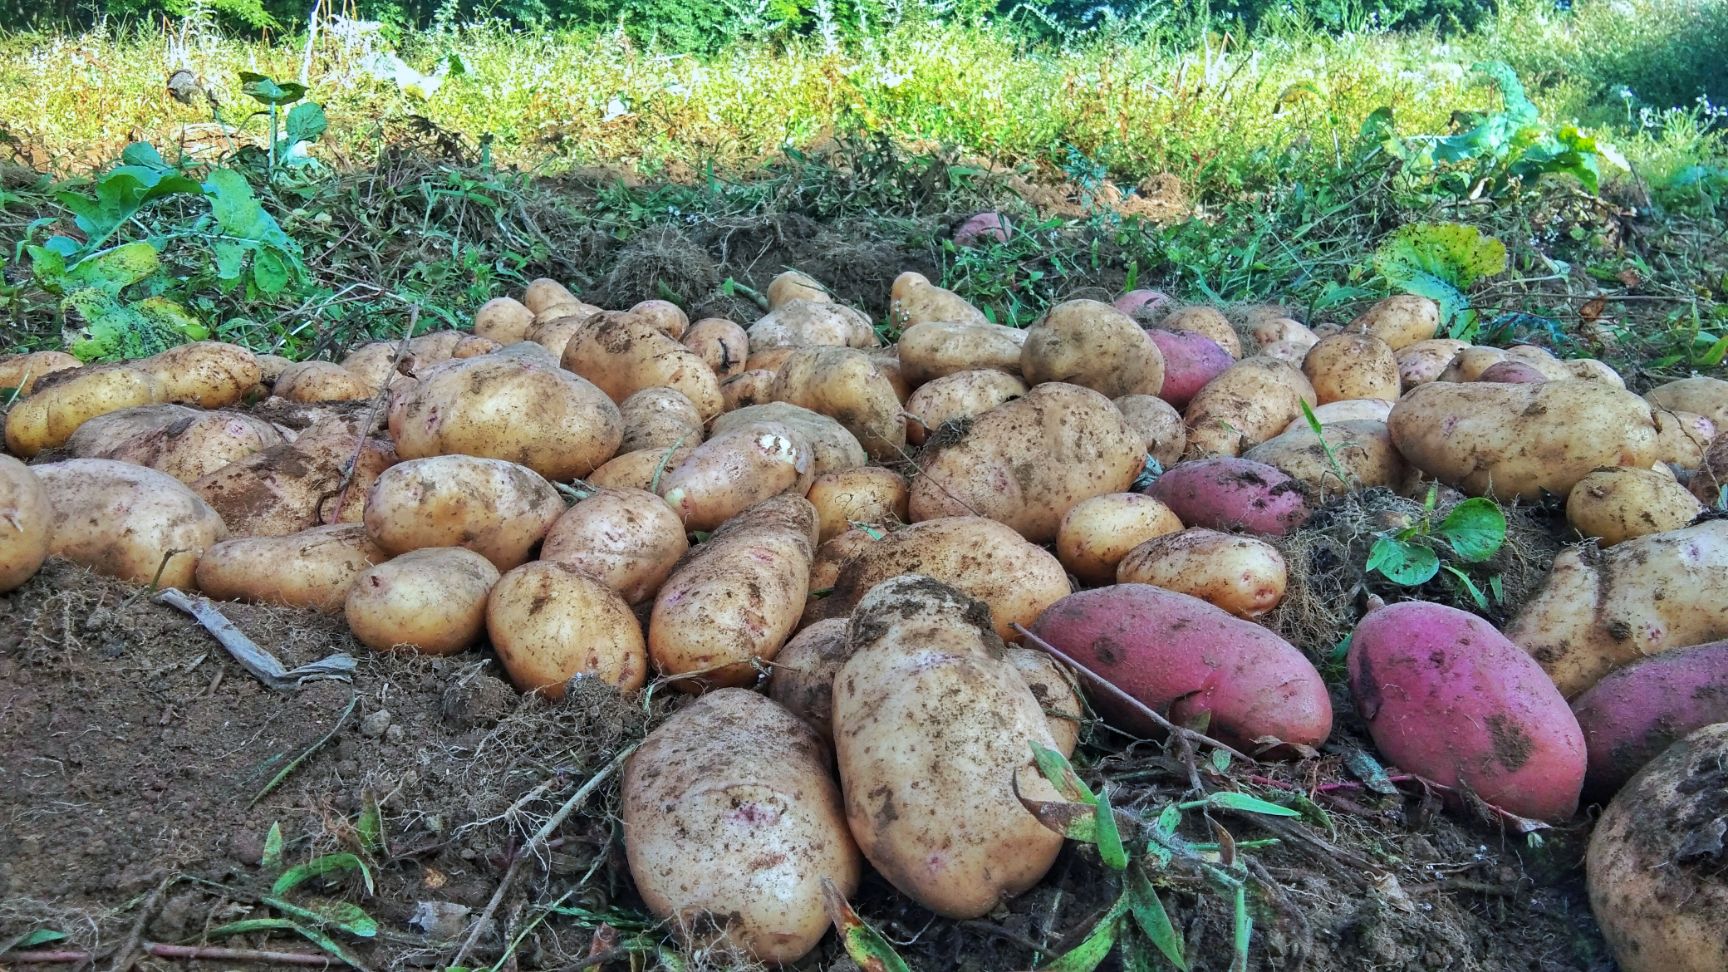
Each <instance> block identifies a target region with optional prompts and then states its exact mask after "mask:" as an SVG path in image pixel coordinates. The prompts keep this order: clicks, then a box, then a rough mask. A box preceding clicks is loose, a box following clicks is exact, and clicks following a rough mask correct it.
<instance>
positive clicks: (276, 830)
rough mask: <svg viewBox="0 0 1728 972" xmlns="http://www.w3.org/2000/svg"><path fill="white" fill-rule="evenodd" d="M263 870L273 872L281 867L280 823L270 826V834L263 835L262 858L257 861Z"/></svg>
mask: <svg viewBox="0 0 1728 972" xmlns="http://www.w3.org/2000/svg"><path fill="white" fill-rule="evenodd" d="M259 863H261V864H263V865H264V868H265V870H269V871H274V870H277V869H278V868H280V867H281V866H282V823H281V821H276V822H273V823H271V824H270V832H269V833H267V834H265V835H264V856H263V858H262V859H261V860H260V861H259Z"/></svg>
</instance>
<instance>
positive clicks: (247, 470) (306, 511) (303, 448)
mask: <svg viewBox="0 0 1728 972" xmlns="http://www.w3.org/2000/svg"><path fill="white" fill-rule="evenodd" d="M359 425H360V422H359V419H357V418H352V417H342V416H337V417H333V418H329V419H326V420H324V421H322V422H319V423H318V424H317V425H314V426H312V427H311V428H309V429H307V430H306V431H304V432H302V433H300V435H299V436H298V437H296V438H295V440H294V441H293V442H291V443H284V444H282V445H277V446H271V447H269V448H267V449H261V450H259V451H257V452H254V453H252V454H251V455H248V456H245V457H243V458H240V459H236V460H235V461H233V462H231V463H229V464H228V465H226V466H223V467H222V468H220V469H218V470H216V471H215V472H212V473H207V474H205V475H204V476H202V477H200V478H198V479H195V480H193V481H192V482H191V483H190V484H189V485H190V486H191V488H192V491H193V492H195V493H197V494H198V495H199V496H201V497H203V498H204V500H205V501H206V502H208V503H209V504H210V505H211V506H212V507H214V508H215V510H216V512H218V513H220V514H221V515H222V519H223V520H224V521H226V522H227V524H228V528H229V529H230V530H231V531H232V532H233V534H234V536H236V537H257V536H285V535H287V534H290V533H298V532H299V531H301V530H304V529H306V528H308V527H313V526H318V525H319V524H326V523H354V522H358V521H359V520H360V518H361V516H362V515H363V514H364V512H365V505H366V502H365V501H366V491H367V490H369V489H371V488H372V484H373V482H374V481H376V480H377V478H378V476H379V474H380V473H382V472H383V471H384V470H386V469H388V468H390V467H391V466H392V465H395V463H396V453H395V451H394V450H392V449H391V448H390V444H389V443H388V442H386V441H384V440H383V439H376V438H372V437H370V436H362V435H360V434H359V433H358V432H357V431H356V430H357V429H358V427H359ZM350 464H352V465H350Z"/></svg>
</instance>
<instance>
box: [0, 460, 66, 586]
mask: <svg viewBox="0 0 1728 972" xmlns="http://www.w3.org/2000/svg"><path fill="white" fill-rule="evenodd" d="M53 520H54V515H53V510H52V508H51V507H50V506H49V504H48V491H47V490H46V489H45V488H44V487H43V485H42V481H41V480H40V479H37V478H36V474H35V473H33V472H31V471H30V467H29V466H26V465H24V464H23V463H21V462H19V461H18V460H16V459H14V458H12V457H11V456H7V455H0V594H3V593H5V592H6V591H10V590H12V589H13V588H15V587H17V586H19V585H20V584H22V583H24V582H25V581H27V580H29V579H30V578H31V577H33V576H35V574H36V572H37V571H38V570H41V569H42V562H43V561H45V560H47V559H48V550H49V548H50V547H51V546H52V541H53V534H52V530H53Z"/></svg>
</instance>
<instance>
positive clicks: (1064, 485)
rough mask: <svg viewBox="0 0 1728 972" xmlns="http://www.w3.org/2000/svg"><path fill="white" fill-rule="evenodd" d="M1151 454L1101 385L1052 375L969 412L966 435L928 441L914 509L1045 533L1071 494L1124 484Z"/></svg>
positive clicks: (1034, 535) (929, 515)
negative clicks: (980, 410) (1014, 395)
mask: <svg viewBox="0 0 1728 972" xmlns="http://www.w3.org/2000/svg"><path fill="white" fill-rule="evenodd" d="M1145 457H1146V451H1145V440H1144V439H1143V438H1142V436H1141V435H1140V434H1139V433H1138V432H1136V431H1135V430H1134V428H1133V427H1132V426H1130V425H1129V424H1128V421H1127V419H1124V418H1123V417H1122V413H1121V412H1119V411H1117V410H1116V407H1115V406H1113V405H1111V404H1110V402H1109V400H1108V399H1106V398H1105V397H1104V396H1103V395H1100V394H1099V393H1097V392H1095V391H1092V390H1090V389H1087V388H1082V387H1080V386H1078V385H1069V384H1063V383H1061V382H1048V383H1046V384H1042V385H1039V386H1037V387H1035V388H1033V389H1032V390H1031V391H1030V392H1028V393H1027V394H1026V396H1025V397H1024V398H1019V399H1015V400H1014V401H1011V402H1008V403H1006V404H1003V405H1000V406H998V407H996V408H993V409H991V410H990V411H988V412H985V413H984V414H982V415H980V416H978V417H977V418H975V419H973V420H972V426H971V428H970V429H969V430H968V431H967V433H966V435H965V436H964V437H963V438H961V439H958V440H956V441H953V442H943V441H941V440H940V439H933V440H931V442H930V443H928V444H926V445H925V447H924V451H923V453H922V455H921V457H920V462H921V466H922V468H923V472H922V474H921V475H919V476H918V477H917V478H916V479H914V480H913V481H912V496H911V501H910V503H909V504H908V509H909V512H910V513H911V516H912V519H913V520H914V521H918V520H931V519H936V518H938V517H947V516H966V515H979V516H988V517H990V518H991V519H995V520H1000V521H1001V522H1003V523H1006V524H1008V525H1009V526H1011V527H1013V528H1014V529H1016V530H1018V531H1020V532H1021V533H1022V534H1024V535H1025V537H1026V538H1027V539H1028V540H1031V541H1032V542H1033V543H1047V542H1049V541H1051V540H1054V539H1056V528H1057V525H1058V524H1059V523H1061V521H1062V517H1063V515H1064V514H1066V513H1067V512H1068V510H1069V509H1070V508H1071V507H1073V505H1074V504H1075V503H1078V502H1080V501H1081V500H1083V499H1088V498H1090V497H1093V496H1102V495H1104V494H1105V493H1121V492H1125V491H1127V489H1128V487H1129V486H1131V485H1132V484H1133V482H1134V477H1135V476H1137V475H1139V473H1140V470H1141V469H1142V468H1143V466H1144V464H1145Z"/></svg>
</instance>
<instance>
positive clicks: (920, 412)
mask: <svg viewBox="0 0 1728 972" xmlns="http://www.w3.org/2000/svg"><path fill="white" fill-rule="evenodd" d="M1025 394H1026V383H1025V382H1023V381H1021V380H1020V379H1019V378H1016V377H1014V376H1013V375H1010V374H1008V373H1006V372H1002V371H994V370H991V369H981V370H978V371H956V372H954V373H953V374H951V375H944V376H942V377H941V378H937V379H935V380H934V381H930V382H926V383H925V384H923V385H920V386H918V390H917V391H915V392H913V393H912V396H911V397H910V398H908V399H906V441H907V442H910V443H911V444H913V445H923V444H924V440H925V439H926V438H928V437H929V436H931V435H933V434H935V433H936V432H937V430H939V429H941V428H942V426H944V425H947V424H948V423H949V422H964V421H969V420H970V419H972V418H974V417H976V416H979V415H982V414H984V413H985V412H988V411H990V410H991V409H993V408H995V407H996V406H998V405H1000V404H1002V403H1003V402H1007V401H1011V400H1013V399H1016V398H1021V397H1023V396H1024V395H1025Z"/></svg>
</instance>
